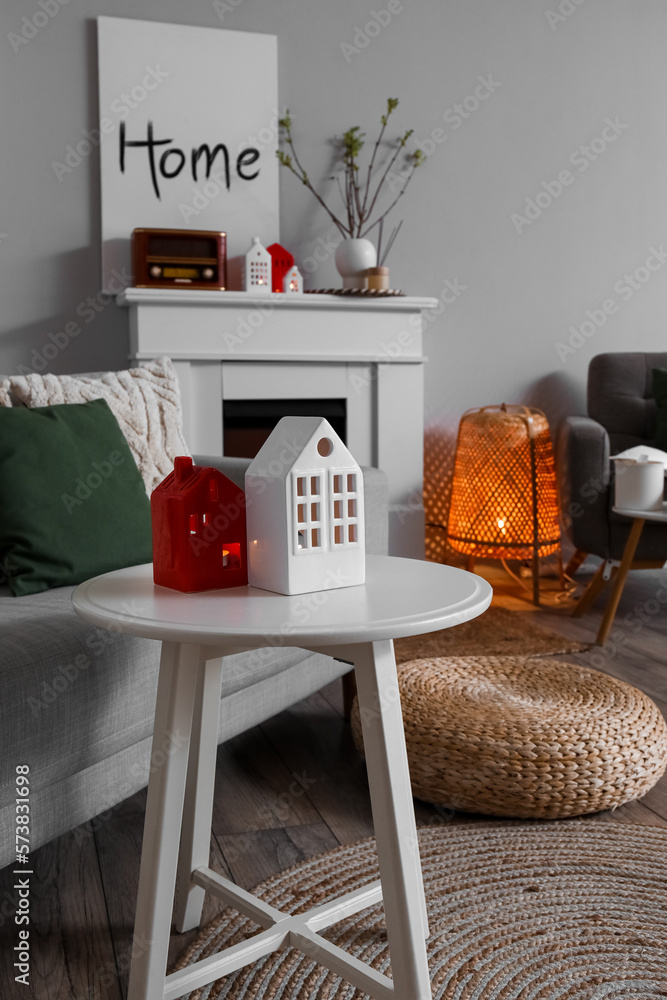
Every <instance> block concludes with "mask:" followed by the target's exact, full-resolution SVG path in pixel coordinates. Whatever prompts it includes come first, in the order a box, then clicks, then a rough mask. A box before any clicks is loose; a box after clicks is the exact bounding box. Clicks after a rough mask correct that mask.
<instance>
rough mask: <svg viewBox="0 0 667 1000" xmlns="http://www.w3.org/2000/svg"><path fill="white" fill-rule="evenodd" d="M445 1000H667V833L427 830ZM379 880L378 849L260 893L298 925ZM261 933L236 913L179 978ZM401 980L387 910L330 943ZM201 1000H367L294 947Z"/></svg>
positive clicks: (426, 869) (426, 860) (424, 848)
mask: <svg viewBox="0 0 667 1000" xmlns="http://www.w3.org/2000/svg"><path fill="white" fill-rule="evenodd" d="M419 842H420V852H421V859H422V869H423V874H424V885H425V887H426V898H427V902H428V913H429V922H430V932H431V933H430V937H429V939H428V941H427V949H428V956H429V968H430V971H431V985H432V990H433V997H434V1000H445V998H446V1000H450V998H451V1000H473V998H474V1000H491V998H493V1000H510V998H511V1000H546V998H563V997H571V998H574V997H577V998H578V1000H620V998H623V1000H627V998H629V997H635V996H641V997H642V998H651V997H661V998H664V997H665V996H667V830H663V829H660V828H656V827H647V826H637V825H634V824H626V823H615V822H609V821H605V820H561V821H560V822H558V821H556V822H554V821H547V822H536V821H520V822H516V821H504V822H497V821H496V822H492V823H462V824H459V825H440V826H435V827H428V828H424V829H421V830H420V831H419ZM377 877H378V869H377V858H376V854H375V842H374V840H372V839H371V840H366V841H363V842H362V843H360V844H354V845H352V846H350V847H340V848H337V849H335V850H333V851H329V852H327V853H326V854H323V855H321V856H320V857H317V858H313V859H311V860H309V861H304V862H303V863H301V864H299V865H296V866H295V867H294V868H292V869H290V870H289V871H286V872H281V873H279V874H278V875H275V876H274V877H273V878H271V879H268V880H267V881H266V882H263V883H262V884H261V885H260V886H258V887H257V888H256V889H255V890H254V892H255V893H256V894H257V895H259V896H261V897H262V898H263V899H265V900H266V901H267V902H269V903H271V904H272V905H273V906H276V907H278V909H281V910H284V911H286V912H288V913H299V912H303V911H304V910H307V909H309V908H310V907H312V906H317V905H319V904H322V903H326V902H327V901H329V900H331V899H333V898H335V897H336V896H338V895H340V894H342V893H344V892H349V891H351V890H353V889H356V888H359V887H360V886H363V885H365V884H366V883H368V882H371V881H373V880H374V879H376V878H377ZM258 929H259V928H258V927H257V926H256V925H255V924H254V923H253V922H252V921H250V920H248V919H246V918H244V917H240V916H239V915H238V914H236V913H234V912H233V911H231V910H226V911H225V912H224V913H221V914H220V916H219V917H217V918H216V919H214V920H213V921H212V922H211V923H210V924H209V925H208V926H207V927H205V928H204V929H203V930H202V931H201V932H200V934H199V936H198V938H197V940H196V941H195V943H194V944H193V946H192V947H191V948H189V949H188V951H187V952H186V953H185V955H184V956H183V957H182V958H181V960H180V962H179V963H178V964H177V966H176V968H183V967H184V966H185V965H187V964H189V963H191V962H194V961H196V960H198V959H200V958H205V957H206V956H208V955H211V954H213V953H215V952H216V951H218V950H220V949H221V948H224V947H228V946H229V945H232V944H235V943H236V942H238V941H240V940H242V939H243V938H244V937H247V936H248V935H250V934H253V933H256V932H257V931H258ZM325 934H326V936H327V937H329V938H330V940H332V941H335V942H336V944H338V945H340V946H341V947H342V948H345V949H346V950H347V951H348V952H350V953H351V954H353V955H356V956H357V957H358V958H359V959H361V960H363V961H365V962H368V963H369V964H371V965H372V966H373V967H374V968H376V969H378V970H380V971H382V972H384V973H386V974H387V975H391V969H390V956H389V948H388V944H387V938H386V931H385V925H384V920H383V909H382V904H378V905H376V906H374V907H371V908H369V909H368V910H365V911H363V912H362V913H359V914H356V915H355V916H353V917H350V918H348V919H346V920H343V921H341V922H340V923H339V924H336V925H335V926H334V927H331V928H329V930H327V931H326V932H325ZM188 996H189V997H190V998H191V1000H242V998H243V1000H251V998H252V1000H254V998H266V1000H268V998H271V1000H333V998H336V1000H360V998H361V996H362V994H361V993H360V992H359V991H355V989H354V987H352V986H350V985H348V984H347V983H345V982H344V981H343V980H341V979H340V978H339V977H338V976H335V975H333V974H332V973H330V972H328V971H327V970H325V969H323V968H322V967H321V966H319V965H317V964H316V963H315V962H313V961H312V960H311V959H309V958H306V957H305V956H304V955H302V954H301V952H299V951H297V950H295V949H293V948H287V949H285V950H284V951H280V952H276V953H274V954H273V955H269V956H267V957H266V958H265V959H262V960H261V961H259V962H257V963H256V964H255V965H252V966H249V967H248V968H247V969H241V970H240V971H239V972H237V973H235V974H234V975H232V976H230V977H228V978H227V979H226V980H225V979H222V980H218V982H217V983H213V984H211V985H209V986H206V987H204V988H203V989H201V990H198V991H195V992H193V993H191V994H188Z"/></svg>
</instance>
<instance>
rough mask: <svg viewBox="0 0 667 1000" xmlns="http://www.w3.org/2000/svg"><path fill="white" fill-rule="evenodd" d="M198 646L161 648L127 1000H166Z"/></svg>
mask: <svg viewBox="0 0 667 1000" xmlns="http://www.w3.org/2000/svg"><path fill="white" fill-rule="evenodd" d="M199 663H200V649H199V646H191V645H185V644H181V643H176V642H163V643H162V657H161V660H160V679H159V681H158V693H157V704H156V708H155V727H154V730H153V751H152V754H151V776H150V780H149V783H148V800H147V803H146V819H145V821H144V839H143V845H142V850H141V873H140V875H139V891H138V894H137V913H136V919H135V924H134V946H133V949H132V951H133V955H132V965H131V968H130V982H129V986H128V992H127V1000H162V997H163V995H164V980H165V976H166V970H167V954H168V949H169V932H170V928H171V913H172V908H173V902H174V888H175V884H176V863H177V859H178V843H179V837H180V832H181V819H182V815H183V795H184V792H185V778H186V773H187V765H188V752H189V744H190V732H191V727H192V713H193V706H194V700H195V691H196V686H197V670H198V665H199Z"/></svg>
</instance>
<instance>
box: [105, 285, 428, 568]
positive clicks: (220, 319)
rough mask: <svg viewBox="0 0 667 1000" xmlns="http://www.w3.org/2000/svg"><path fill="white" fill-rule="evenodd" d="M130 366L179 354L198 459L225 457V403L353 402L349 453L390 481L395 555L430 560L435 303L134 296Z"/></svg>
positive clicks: (163, 292) (158, 292)
mask: <svg viewBox="0 0 667 1000" xmlns="http://www.w3.org/2000/svg"><path fill="white" fill-rule="evenodd" d="M117 302H118V304H119V305H121V306H125V307H127V308H129V310H130V357H131V359H132V360H133V361H134V362H137V363H141V362H142V361H147V360H149V359H151V358H155V357H158V356H159V355H161V354H167V355H168V356H169V357H170V358H171V359H172V360H173V362H174V365H175V366H176V369H177V371H178V376H179V381H180V385H181V393H182V397H183V410H184V422H185V426H184V432H185V437H186V440H187V441H188V443H189V444H190V447H191V448H192V451H193V452H195V453H198V454H209V455H216V454H217V455H220V454H222V453H223V401H224V400H240V399H255V400H260V399H286V400H287V399H317V398H322V399H332V398H335V399H345V400H346V404H347V445H348V447H349V449H350V451H351V452H352V454H353V455H354V457H355V458H356V459H357V461H358V462H359V463H360V464H361V465H375V466H378V467H379V468H381V469H384V471H385V472H386V473H387V477H388V481H389V505H390V551H391V553H392V554H394V555H405V556H411V557H413V558H423V555H424V512H423V507H422V504H421V497H422V483H423V441H424V391H423V384H424V379H423V365H424V362H425V360H426V359H425V358H424V355H423V352H422V326H423V312H424V310H426V309H432V308H434V307H435V306H437V304H438V303H437V300H436V299H432V298H411V297H407V296H406V297H398V296H397V297H393V296H391V297H378V298H360V297H354V298H353V297H343V296H338V295H319V294H307V293H306V294H302V295H282V294H274V293H269V294H263V295H259V294H253V293H248V292H208V291H195V290H189V291H188V290H186V289H153V288H127V289H125V291H123V292H121V294H120V295H119V296H118V298H117Z"/></svg>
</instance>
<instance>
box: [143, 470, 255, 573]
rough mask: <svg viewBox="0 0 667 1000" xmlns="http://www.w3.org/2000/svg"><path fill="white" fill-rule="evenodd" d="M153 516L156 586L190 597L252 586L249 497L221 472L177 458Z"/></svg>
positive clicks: (158, 491) (155, 496) (156, 494)
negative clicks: (248, 542)
mask: <svg viewBox="0 0 667 1000" xmlns="http://www.w3.org/2000/svg"><path fill="white" fill-rule="evenodd" d="M151 518H152V522H153V580H154V582H155V583H157V584H159V585H160V586H161V587H171V588H172V590H181V591H184V592H185V593H194V592H195V591H199V590H219V589H220V588H222V587H243V586H245V585H246V584H247V582H248V562H247V551H246V515H245V494H244V493H243V491H242V490H240V489H239V488H238V486H236V484H235V483H233V482H232V481H231V480H230V479H227V477H226V476H223V474H222V473H221V472H219V471H218V470H217V469H213V468H205V467H204V466H200V465H193V463H192V459H191V458H188V457H179V458H176V459H174V471H173V472H170V473H169V475H168V476H167V478H166V479H165V480H164V481H163V482H161V483H160V485H159V486H157V487H156V488H155V489H154V490H153V493H152V495H151Z"/></svg>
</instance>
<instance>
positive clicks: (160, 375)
mask: <svg viewBox="0 0 667 1000" xmlns="http://www.w3.org/2000/svg"><path fill="white" fill-rule="evenodd" d="M10 392H11V394H12V395H13V397H14V401H15V402H16V401H17V400H18V402H19V403H21V404H23V405H24V406H28V407H30V408H31V409H32V408H33V407H35V406H52V405H53V404H55V403H87V402H88V401H89V400H91V399H105V400H106V401H107V403H108V404H109V407H110V409H111V411H112V413H113V414H114V416H115V417H116V420H117V421H118V423H119V424H120V428H121V430H122V432H123V434H124V435H125V438H126V439H127V443H128V444H129V446H130V451H131V452H132V455H133V457H134V460H135V462H136V463H137V466H138V468H139V472H140V473H141V476H142V478H143V480H144V484H145V486H146V492H147V493H148V495H149V496H150V494H151V493H152V491H153V490H154V489H155V487H156V486H157V485H158V484H159V483H161V482H162V480H163V479H164V478H165V476H167V475H168V474H169V473H170V472H171V471H172V469H173V467H174V459H175V458H176V456H177V455H189V454H190V451H189V449H188V446H187V444H186V443H185V440H184V438H183V417H182V411H181V396H180V390H179V387H178V379H177V376H176V371H175V369H174V366H173V365H172V363H171V361H170V359H169V358H166V357H162V358H157V359H156V360H155V361H151V362H150V363H149V364H147V365H145V366H144V367H142V368H130V369H128V370H127V371H121V372H105V373H104V374H102V375H100V376H95V375H51V374H46V375H16V376H13V377H10V378H8V379H4V380H3V381H2V383H0V393H2V394H3V395H2V396H0V405H2V406H9V405H11V401H10V399H9V396H8V394H9V393H10Z"/></svg>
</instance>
